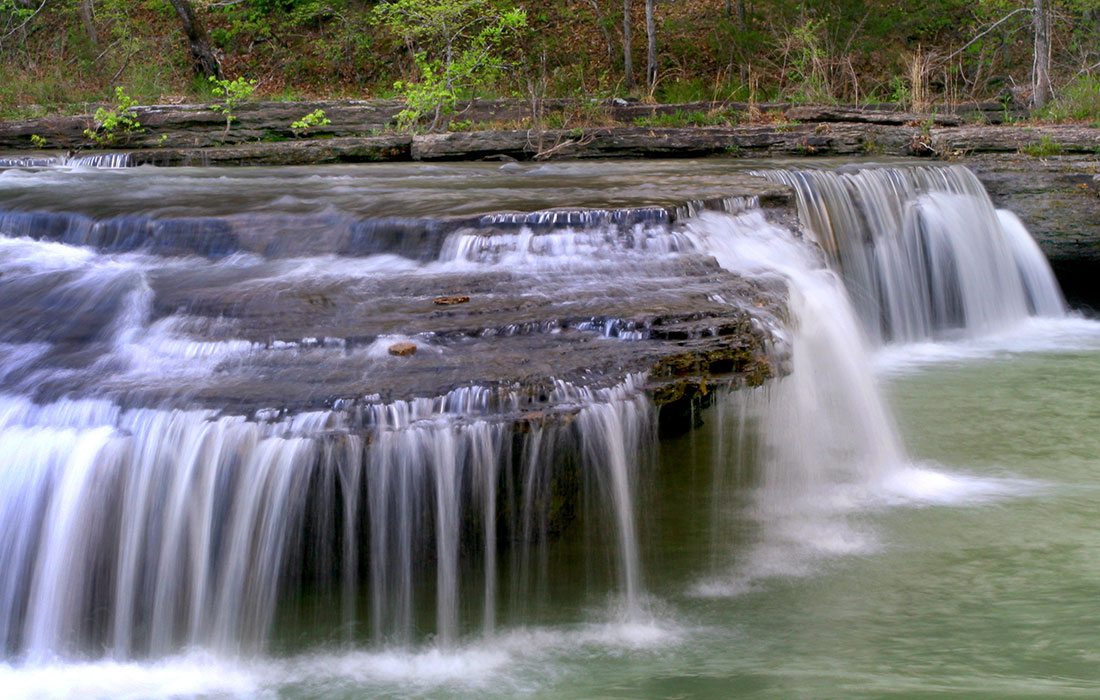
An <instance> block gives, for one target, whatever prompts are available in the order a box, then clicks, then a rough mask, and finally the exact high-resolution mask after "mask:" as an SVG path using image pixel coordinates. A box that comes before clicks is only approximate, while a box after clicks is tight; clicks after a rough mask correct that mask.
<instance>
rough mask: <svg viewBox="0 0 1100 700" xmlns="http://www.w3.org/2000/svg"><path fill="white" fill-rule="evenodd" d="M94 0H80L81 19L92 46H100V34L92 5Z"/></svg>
mask: <svg viewBox="0 0 1100 700" xmlns="http://www.w3.org/2000/svg"><path fill="white" fill-rule="evenodd" d="M93 1H94V0H80V21H81V22H82V23H83V24H84V31H85V33H87V35H88V41H90V42H91V44H92V46H99V34H98V33H97V32H96V30H95V12H94V8H93V7H92V3H93Z"/></svg>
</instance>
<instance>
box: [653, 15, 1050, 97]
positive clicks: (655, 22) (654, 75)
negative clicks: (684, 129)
mask: <svg viewBox="0 0 1100 700" xmlns="http://www.w3.org/2000/svg"><path fill="white" fill-rule="evenodd" d="M654 1H655V0H645V40H646V62H645V85H646V88H648V89H649V92H650V93H652V92H653V89H654V88H655V87H657V20H656V18H655V17H654V16H653V10H654V8H653V3H654ZM1036 1H1038V0H1036Z"/></svg>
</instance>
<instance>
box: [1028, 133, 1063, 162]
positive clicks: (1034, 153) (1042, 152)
mask: <svg viewBox="0 0 1100 700" xmlns="http://www.w3.org/2000/svg"><path fill="white" fill-rule="evenodd" d="M1020 153H1023V154H1024V155H1028V156H1031V157H1033V158H1046V157H1048V156H1057V155H1060V154H1061V153H1062V147H1061V146H1060V145H1058V142H1056V141H1055V140H1054V139H1052V138H1051V137H1050V136H1047V135H1045V134H1044V135H1043V136H1042V137H1040V139H1039V140H1038V141H1033V142H1031V143H1029V144H1027V145H1026V146H1023V147H1022V148H1020Z"/></svg>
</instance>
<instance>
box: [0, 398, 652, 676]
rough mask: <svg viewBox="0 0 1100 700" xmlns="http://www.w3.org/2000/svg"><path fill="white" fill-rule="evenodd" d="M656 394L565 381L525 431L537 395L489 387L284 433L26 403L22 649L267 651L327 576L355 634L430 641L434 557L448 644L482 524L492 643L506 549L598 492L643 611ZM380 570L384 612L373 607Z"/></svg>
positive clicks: (4, 629)
mask: <svg viewBox="0 0 1100 700" xmlns="http://www.w3.org/2000/svg"><path fill="white" fill-rule="evenodd" d="M641 381H642V378H631V379H629V380H628V381H627V383H625V384H623V385H620V386H616V387H612V388H609V389H602V390H596V391H593V390H591V389H586V388H579V387H575V386H572V385H570V384H568V383H564V382H558V383H557V385H556V386H555V387H554V389H553V392H552V393H553V397H552V398H553V399H554V400H556V402H557V405H558V406H559V410H565V411H566V412H565V413H562V414H561V415H560V419H554V417H553V416H547V417H545V418H540V420H539V421H538V423H537V424H531V425H530V427H529V431H528V432H527V433H524V434H518V433H516V432H515V430H514V420H515V416H517V415H519V411H520V409H521V407H522V406H523V405H525V403H526V401H525V400H523V399H521V397H519V396H518V395H507V396H505V397H504V398H503V399H502V400H501V399H498V398H497V397H496V395H495V392H490V391H488V390H486V389H478V388H474V389H464V390H457V391H455V392H453V393H452V394H450V395H448V396H445V397H440V398H438V399H434V400H432V399H417V400H414V401H408V402H406V401H400V402H396V403H391V404H375V405H369V406H365V407H363V408H362V409H347V410H336V411H327V412H317V413H308V414H299V415H296V416H293V417H291V418H287V419H282V420H263V419H257V420H249V419H246V418H245V417H242V416H219V415H216V414H215V413H214V412H211V411H167V410H155V409H135V410H126V411H122V410H120V409H119V408H117V407H116V406H113V405H111V404H110V403H109V402H104V401H95V400H82V401H61V402H58V403H54V404H49V405H44V406H40V405H36V404H33V403H31V402H29V401H27V400H25V399H20V398H13V397H6V398H4V399H3V401H2V403H0V418H2V421H0V447H2V449H3V454H5V455H6V456H7V458H8V463H7V465H6V468H5V470H4V484H3V485H4V488H3V489H2V490H0V526H2V527H3V528H4V532H5V533H7V535H6V539H5V546H4V547H3V549H2V550H0V569H2V570H3V571H5V572H7V573H6V574H5V577H4V579H3V587H2V588H0V639H2V640H3V642H4V644H5V646H6V648H7V649H8V650H9V651H11V652H17V653H20V654H23V655H26V656H27V657H28V658H29V659H31V660H36V659H48V658H51V657H52V656H54V655H57V654H61V655H79V654H80V653H81V652H82V651H84V650H89V649H95V648H104V649H107V650H109V651H110V653H111V654H112V655H114V656H116V657H119V658H128V657H131V656H133V655H144V654H152V655H163V654H166V653H169V652H171V651H173V650H176V649H180V648H183V647H188V646H193V645H201V646H211V647H213V648H217V649H221V650H227V651H241V650H251V649H262V648H264V646H265V645H266V643H267V639H268V637H269V634H270V630H271V627H272V624H273V622H274V619H275V616H276V611H277V609H278V607H279V603H280V601H284V602H285V599H286V597H287V596H286V592H287V589H288V588H289V587H293V586H294V585H303V584H308V585H310V586H311V587H314V588H316V589H317V590H319V591H321V593H320V594H322V595H329V597H331V599H332V600H333V601H334V604H335V605H336V606H337V607H339V608H341V609H342V612H341V626H342V627H343V628H344V629H345V630H348V631H351V630H353V629H354V626H355V624H356V620H357V619H358V618H357V615H358V613H359V612H369V618H370V620H371V626H372V629H373V634H374V636H375V637H376V638H377V639H379V640H380V641H381V640H392V641H398V642H409V641H412V639H413V637H414V634H415V633H416V630H417V629H422V628H423V624H424V623H425V620H424V619H422V617H421V616H419V614H418V600H417V599H418V597H421V596H423V595H424V594H425V592H426V591H427V590H430V588H431V587H427V586H425V585H424V582H423V576H424V573H425V570H424V567H425V559H426V555H430V556H429V557H427V558H428V559H431V560H434V563H435V567H434V568H435V584H434V590H435V596H436V604H435V606H434V611H435V612H434V629H435V635H436V636H437V638H438V639H439V640H440V641H441V642H443V643H448V642H451V641H454V640H455V639H456V638H457V637H458V635H459V634H460V632H461V626H462V624H463V622H464V621H463V620H461V619H460V617H461V616H460V610H461V609H462V607H463V606H462V604H461V600H460V585H461V577H462V572H461V567H460V561H459V552H460V549H462V548H470V547H473V546H474V545H473V543H472V542H465V543H463V542H462V539H463V537H464V533H465V532H467V531H468V530H470V529H471V528H473V529H474V530H478V534H477V536H475V537H474V540H475V541H478V542H479V545H478V546H477V548H476V550H474V551H479V552H480V555H479V558H480V559H481V560H482V562H483V572H482V573H481V576H480V580H481V582H482V585H483V586H484V596H483V605H484V610H483V611H482V630H483V632H485V633H491V632H492V630H493V626H494V617H495V615H496V607H497V604H498V601H497V592H496V587H497V585H498V583H497V582H498V579H499V578H500V574H501V572H499V571H498V570H497V551H498V549H500V548H501V547H502V543H503V542H508V541H512V540H514V541H517V542H523V543H525V544H524V546H525V547H528V548H537V547H540V546H544V545H545V544H546V538H547V532H546V529H547V528H548V527H561V526H563V525H564V522H551V520H552V519H553V518H559V517H563V516H561V515H560V514H558V513H553V512H550V507H551V503H552V502H553V500H554V499H573V498H577V499H578V500H583V497H581V496H580V495H578V494H572V493H569V489H570V488H581V482H582V481H583V480H584V479H592V480H594V484H593V487H594V488H595V489H596V491H595V493H594V494H593V496H594V497H596V501H597V502H601V503H606V504H607V508H608V509H609V511H610V513H611V514H612V515H611V516H610V517H609V518H608V519H607V520H608V522H607V523H606V525H607V526H608V529H609V531H612V532H615V533H617V534H616V535H615V536H614V537H612V538H611V540H610V541H611V542H616V541H617V542H618V545H617V550H618V552H619V556H618V558H619V562H618V565H617V567H616V569H617V570H618V571H619V572H620V574H619V577H620V583H621V591H622V594H623V596H624V597H625V599H626V601H627V604H628V605H631V606H632V605H635V604H636V602H637V598H638V590H639V585H640V583H639V579H640V571H639V566H640V565H639V562H638V558H639V554H638V545H637V533H636V531H635V524H634V522H633V518H634V514H633V503H634V501H633V496H632V490H633V488H634V483H635V480H636V477H637V474H636V471H635V470H636V465H637V464H638V463H639V461H640V459H641V457H640V453H641V451H642V450H643V449H644V447H645V445H646V444H647V442H648V437H647V436H648V432H649V429H650V428H649V426H650V423H651V422H652V416H651V414H650V411H649V403H648V401H647V400H646V399H645V397H644V395H643V394H642V393H641V391H640V386H641ZM562 406H565V407H571V408H566V409H562V408H561V407H562ZM356 425H359V426H361V427H360V428H359V429H355V426H356ZM515 441H518V443H519V444H518V447H515V448H514V442H515ZM514 449H516V450H518V454H523V455H526V456H527V457H526V458H525V459H522V460H514V459H513V456H512V455H513V450H514ZM568 454H573V455H575V459H573V460H569V459H565V460H564V461H563V455H568ZM517 461H518V463H517ZM573 470H579V472H578V473H582V474H583V475H584V479H580V478H578V477H577V476H576V475H575V474H574V473H573ZM502 510H503V511H507V512H501V511H502ZM590 517H591V518H594V519H598V515H597V514H590ZM477 523H480V525H478V524H477ZM361 551H362V552H366V554H364V555H362V556H363V561H360V560H359V557H360V556H361V555H360V554H359V552H361ZM516 559H517V563H516V566H517V567H527V566H529V563H528V562H526V561H522V559H523V558H522V557H516ZM361 571H366V572H368V573H367V576H366V577H367V579H368V580H367V581H366V582H365V583H366V584H367V587H368V589H369V590H370V601H371V602H370V610H369V611H358V610H357V609H356V604H357V601H356V598H357V594H356V592H357V590H358V587H359V585H360V583H361V582H360V581H359V576H360V572H361ZM303 574H309V575H311V576H312V579H313V580H311V581H300V580H299V581H296V578H300V577H301V576H302V575H303ZM505 578H509V577H505ZM510 578H511V579H512V580H513V581H516V582H518V580H519V578H520V577H519V576H513V577H510ZM516 585H519V584H518V583H516ZM517 594H518V595H519V596H520V597H522V596H523V595H524V593H523V592H522V591H517ZM418 623H419V624H420V627H418ZM465 623H466V624H467V625H469V624H470V623H469V621H465Z"/></svg>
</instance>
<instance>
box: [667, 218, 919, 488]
mask: <svg viewBox="0 0 1100 700" xmlns="http://www.w3.org/2000/svg"><path fill="white" fill-rule="evenodd" d="M686 229H687V231H688V233H689V235H690V236H691V237H692V238H693V240H694V241H695V243H696V245H697V246H698V247H699V248H700V249H702V250H706V251H708V252H710V253H711V254H713V255H714V256H715V258H716V259H717V260H718V262H719V264H721V265H722V266H723V267H725V268H726V269H728V270H732V271H736V272H738V273H740V274H743V275H745V276H749V277H764V278H767V277H774V278H777V279H779V280H781V281H782V282H783V283H784V284H785V285H786V286H787V289H788V294H789V302H788V307H789V314H790V318H789V323H788V327H787V329H785V330H784V331H781V332H782V333H783V335H785V337H786V341H787V342H788V343H789V345H790V350H791V372H790V374H789V376H787V377H784V378H781V379H779V380H777V381H775V382H773V383H772V384H771V385H770V386H768V387H766V388H762V389H758V390H756V392H755V394H756V398H757V402H756V404H755V406H749V407H747V410H749V411H750V412H753V413H756V414H758V415H760V416H761V417H762V418H761V420H762V425H761V426H760V438H759V439H760V440H762V441H763V443H764V449H763V460H764V464H763V465H762V466H761V470H762V473H763V474H764V478H765V479H766V480H768V484H767V487H766V488H765V489H764V490H763V493H765V494H766V495H767V497H768V498H774V499H778V500H780V501H782V503H783V506H782V507H783V508H787V507H789V506H790V500H791V499H792V498H795V497H797V498H798V499H804V500H805V501H806V502H807V503H808V502H811V501H812V500H813V499H814V498H816V497H818V496H820V494H821V492H822V488H823V487H824V486H825V485H826V484H834V483H857V484H862V483H866V482H868V481H872V480H875V479H877V478H879V477H881V476H882V475H883V474H885V473H888V472H889V471H890V470H892V469H894V468H896V467H897V466H898V465H900V464H902V463H903V462H904V456H903V455H904V453H903V450H902V448H901V446H900V442H899V440H898V437H897V434H896V429H895V427H894V425H893V421H892V418H891V416H890V412H889V409H888V408H887V406H886V404H885V401H884V400H883V399H882V397H881V395H880V393H879V391H878V388H877V386H876V382H875V379H874V377H873V375H872V374H871V373H870V372H869V371H868V368H869V367H870V358H869V352H868V347H867V343H866V341H865V337H864V334H863V332H862V329H861V328H860V324H859V321H858V320H857V318H856V315H855V312H854V310H853V307H852V304H851V302H850V301H849V298H848V294H847V292H846V290H845V287H844V284H843V283H842V281H841V280H840V278H839V277H838V276H837V275H836V274H835V273H834V272H832V271H831V270H830V269H829V268H828V267H827V266H826V265H825V261H824V260H822V259H821V257H820V255H819V254H817V251H816V250H815V248H814V247H812V246H811V245H809V244H808V243H807V242H806V241H803V240H800V239H798V238H796V237H795V236H794V234H793V233H792V232H791V231H789V230H787V229H785V228H782V227H780V226H777V225H775V224H772V223H770V222H769V221H768V220H767V219H766V218H765V217H764V214H763V212H762V211H761V210H759V209H757V210H755V211H748V212H745V213H742V214H739V215H735V216H730V215H724V214H703V215H702V216H700V217H699V218H698V219H696V220H693V221H691V222H689V223H688V224H687V226H686ZM822 416H828V417H829V418H828V420H822Z"/></svg>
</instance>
